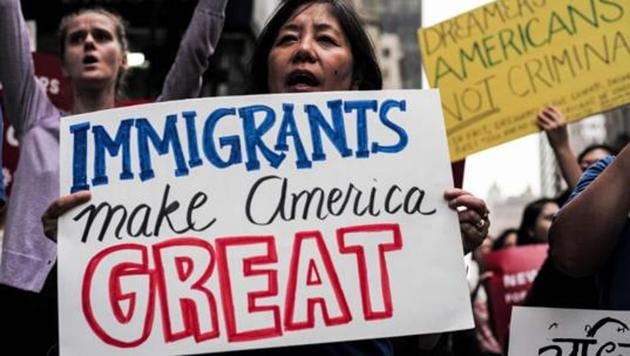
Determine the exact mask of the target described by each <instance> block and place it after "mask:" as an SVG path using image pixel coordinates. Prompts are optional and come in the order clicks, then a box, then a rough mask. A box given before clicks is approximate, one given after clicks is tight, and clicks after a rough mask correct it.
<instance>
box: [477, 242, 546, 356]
mask: <svg viewBox="0 0 630 356" xmlns="http://www.w3.org/2000/svg"><path fill="white" fill-rule="evenodd" d="M548 248H549V246H548V245H547V244H536V245H528V246H521V247H511V248H506V249H503V250H498V251H493V252H490V253H488V254H487V255H486V257H485V262H486V270H487V271H489V272H491V276H490V277H489V278H487V279H486V280H485V281H484V285H485V287H486V292H487V293H488V303H489V306H490V314H491V315H492V328H493V329H494V334H495V336H496V337H497V340H498V341H499V344H501V345H505V342H506V339H507V330H508V325H509V323H510V313H511V310H512V306H513V305H518V304H521V303H523V302H524V301H525V297H526V296H527V291H529V288H530V287H531V286H532V283H534V279H535V278H536V275H537V274H538V270H539V269H540V267H541V266H542V264H543V262H544V261H545V258H546V257H547V250H548Z"/></svg>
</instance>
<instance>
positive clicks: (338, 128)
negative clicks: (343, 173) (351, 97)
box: [304, 100, 352, 161]
mask: <svg viewBox="0 0 630 356" xmlns="http://www.w3.org/2000/svg"><path fill="white" fill-rule="evenodd" d="M327 104H328V108H329V109H330V113H331V114H332V122H333V126H330V124H328V122H327V121H326V119H325V118H324V116H323V115H322V113H321V111H319V108H317V106H315V105H308V104H307V105H306V106H305V107H304V111H305V112H306V114H307V115H308V122H309V124H310V128H311V139H312V141H313V161H323V160H325V159H326V154H325V153H324V148H323V145H322V136H321V130H323V131H324V133H325V134H326V136H328V138H329V139H330V141H331V142H332V143H333V145H335V148H337V151H339V153H340V154H341V157H348V156H350V155H352V151H351V150H350V149H349V148H348V142H347V140H346V129H345V126H344V123H343V112H342V108H341V105H342V102H341V100H331V101H329V102H328V103H327Z"/></svg>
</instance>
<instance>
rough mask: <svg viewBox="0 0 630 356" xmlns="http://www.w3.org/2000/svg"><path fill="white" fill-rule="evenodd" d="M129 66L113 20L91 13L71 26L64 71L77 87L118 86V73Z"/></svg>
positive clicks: (69, 27) (67, 32) (84, 14)
mask: <svg viewBox="0 0 630 356" xmlns="http://www.w3.org/2000/svg"><path fill="white" fill-rule="evenodd" d="M126 66H127V62H126V59H125V55H124V53H123V51H122V46H121V44H120V41H118V38H117V37H116V25H115V24H114V22H113V20H112V19H111V18H109V17H108V16H106V15H103V14H99V13H94V12H87V13H83V14H81V15H78V16H76V17H75V18H73V19H72V20H71V21H70V22H69V23H68V27H67V31H66V38H65V53H64V71H65V73H66V74H67V75H68V76H69V77H70V78H71V80H72V82H73V84H74V85H75V86H78V87H79V88H81V87H86V88H97V87H100V86H103V85H111V84H115V82H116V79H117V78H118V73H119V72H120V71H121V70H122V69H124V68H126Z"/></svg>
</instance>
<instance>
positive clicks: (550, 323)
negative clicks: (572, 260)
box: [509, 307, 630, 356]
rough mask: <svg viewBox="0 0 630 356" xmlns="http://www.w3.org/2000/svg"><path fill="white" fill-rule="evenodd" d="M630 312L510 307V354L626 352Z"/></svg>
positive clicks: (629, 344) (628, 351)
mask: <svg viewBox="0 0 630 356" xmlns="http://www.w3.org/2000/svg"><path fill="white" fill-rule="evenodd" d="M629 326H630V312H627V311H613V310H580V309H551V308H533V307H514V308H513V309H512V324H511V331H510V346H509V355H510V356H531V355H548V356H561V355H582V356H591V355H593V356H594V355H630V329H629Z"/></svg>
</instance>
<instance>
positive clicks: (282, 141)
mask: <svg viewBox="0 0 630 356" xmlns="http://www.w3.org/2000/svg"><path fill="white" fill-rule="evenodd" d="M294 107H295V106H294V105H293V104H287V103H284V104H282V111H283V112H284V115H283V116H282V123H281V124H280V130H279V132H278V139H277V141H276V147H275V149H276V150H277V151H288V150H289V145H288V144H287V137H288V136H291V138H293V145H294V146H295V154H296V155H297V161H295V164H296V166H297V168H299V169H303V168H311V161H309V160H308V157H307V156H306V150H305V149H304V144H302V138H301V137H300V133H299V131H298V128H297V124H296V123H295V116H294V115H293V109H294Z"/></svg>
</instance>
